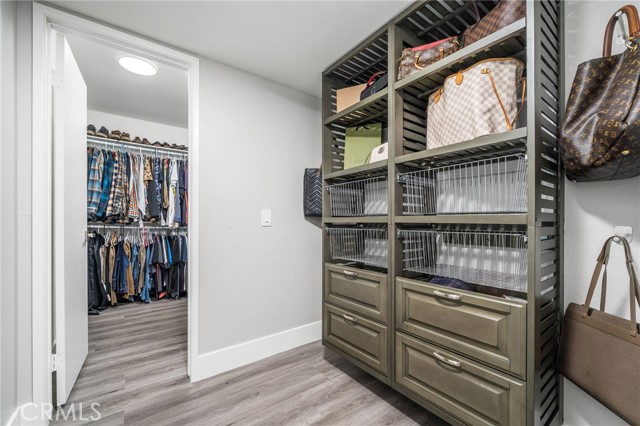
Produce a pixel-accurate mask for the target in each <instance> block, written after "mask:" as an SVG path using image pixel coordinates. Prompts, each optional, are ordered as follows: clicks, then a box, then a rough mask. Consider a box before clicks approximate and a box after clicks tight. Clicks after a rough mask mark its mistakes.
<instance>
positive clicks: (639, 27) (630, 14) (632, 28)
mask: <svg viewBox="0 0 640 426" xmlns="http://www.w3.org/2000/svg"><path fill="white" fill-rule="evenodd" d="M623 14H624V15H627V22H628V23H629V39H628V40H626V41H630V40H633V39H634V38H635V37H638V36H640V18H638V10H637V9H636V7H635V6H633V5H631V4H628V5H626V6H623V7H621V8H620V9H618V10H617V11H616V13H614V14H613V15H612V16H611V18H610V19H609V22H608V23H607V28H606V29H605V30H604V43H603V45H602V57H605V58H606V57H607V56H611V45H612V43H613V31H614V29H615V26H616V22H617V21H618V19H620V16H621V15H623Z"/></svg>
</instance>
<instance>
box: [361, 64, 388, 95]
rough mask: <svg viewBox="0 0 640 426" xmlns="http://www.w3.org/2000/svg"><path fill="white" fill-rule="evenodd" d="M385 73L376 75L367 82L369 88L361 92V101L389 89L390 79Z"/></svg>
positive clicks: (381, 72)
mask: <svg viewBox="0 0 640 426" xmlns="http://www.w3.org/2000/svg"><path fill="white" fill-rule="evenodd" d="M387 77H388V76H387V73H386V72H385V71H380V72H377V73H375V74H374V75H372V76H371V78H370V79H369V82H367V88H366V89H364V90H363V91H362V92H360V100H363V99H365V98H368V97H369V96H371V95H374V94H376V93H378V92H379V91H381V90H382V89H384V88H385V87H387V83H388V79H387Z"/></svg>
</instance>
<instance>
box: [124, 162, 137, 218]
mask: <svg viewBox="0 0 640 426" xmlns="http://www.w3.org/2000/svg"><path fill="white" fill-rule="evenodd" d="M129 164H130V170H131V175H130V176H129V212H128V214H127V217H128V218H129V219H130V220H132V221H133V222H137V221H138V218H139V217H140V212H139V210H138V156H137V155H135V154H132V155H129Z"/></svg>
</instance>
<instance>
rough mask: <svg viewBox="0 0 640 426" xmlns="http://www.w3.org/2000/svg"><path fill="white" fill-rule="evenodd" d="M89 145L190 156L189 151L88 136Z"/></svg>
mask: <svg viewBox="0 0 640 426" xmlns="http://www.w3.org/2000/svg"><path fill="white" fill-rule="evenodd" d="M87 144H88V145H91V146H96V145H97V146H101V147H110V148H122V147H125V148H129V149H133V150H134V151H142V152H149V153H153V154H158V153H167V154H171V155H179V156H182V157H188V156H189V151H188V150H183V149H176V148H166V147H162V146H155V145H146V144H141V143H136V142H127V141H121V140H118V139H109V138H101V137H99V136H87Z"/></svg>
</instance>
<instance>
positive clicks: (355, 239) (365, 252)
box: [327, 226, 388, 268]
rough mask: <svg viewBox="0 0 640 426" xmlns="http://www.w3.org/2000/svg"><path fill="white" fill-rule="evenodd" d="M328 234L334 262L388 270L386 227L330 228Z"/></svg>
mask: <svg viewBox="0 0 640 426" xmlns="http://www.w3.org/2000/svg"><path fill="white" fill-rule="evenodd" d="M327 234H328V235H329V248H330V251H331V258H332V259H333V260H346V261H350V262H356V263H362V264H364V265H368V266H373V267H377V268H387V257H388V254H387V253H388V251H387V228H386V227H376V226H369V227H328V228H327Z"/></svg>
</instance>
